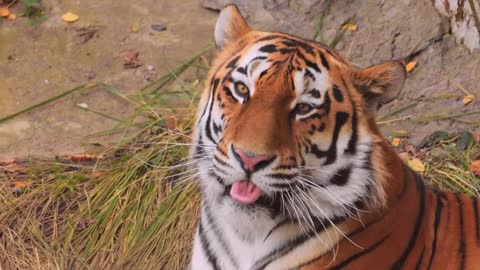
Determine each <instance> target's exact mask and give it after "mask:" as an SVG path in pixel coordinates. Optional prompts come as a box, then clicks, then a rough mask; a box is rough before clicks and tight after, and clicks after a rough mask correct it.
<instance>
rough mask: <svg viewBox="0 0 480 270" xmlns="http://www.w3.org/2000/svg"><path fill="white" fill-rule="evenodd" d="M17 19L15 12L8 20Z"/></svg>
mask: <svg viewBox="0 0 480 270" xmlns="http://www.w3.org/2000/svg"><path fill="white" fill-rule="evenodd" d="M15 19H17V14H15V13H10V14H9V15H8V17H7V20H9V21H14V20H15Z"/></svg>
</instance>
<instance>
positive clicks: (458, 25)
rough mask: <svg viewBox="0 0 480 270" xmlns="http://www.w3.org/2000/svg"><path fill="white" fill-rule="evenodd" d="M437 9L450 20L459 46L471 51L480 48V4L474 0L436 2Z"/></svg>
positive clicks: (438, 0)
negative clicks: (461, 45) (462, 45)
mask: <svg viewBox="0 0 480 270" xmlns="http://www.w3.org/2000/svg"><path fill="white" fill-rule="evenodd" d="M435 7H436V8H437V10H438V11H439V12H440V13H441V14H442V15H443V16H445V17H448V18H449V19H450V25H451V26H452V33H453V34H454V35H455V38H456V41H457V43H458V44H464V45H465V46H467V47H468V48H469V49H470V50H474V49H478V48H480V18H479V15H478V14H479V11H480V4H479V3H478V2H477V1H472V0H467V1H465V0H435Z"/></svg>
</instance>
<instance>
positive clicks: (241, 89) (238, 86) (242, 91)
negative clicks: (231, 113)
mask: <svg viewBox="0 0 480 270" xmlns="http://www.w3.org/2000/svg"><path fill="white" fill-rule="evenodd" d="M235 91H236V92H237V93H238V94H239V95H241V96H248V93H249V90H248V87H247V86H246V85H245V84H244V83H242V82H236V83H235Z"/></svg>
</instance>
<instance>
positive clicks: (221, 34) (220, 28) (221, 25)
mask: <svg viewBox="0 0 480 270" xmlns="http://www.w3.org/2000/svg"><path fill="white" fill-rule="evenodd" d="M231 18H232V14H231V12H230V11H229V10H228V9H227V8H225V9H223V10H222V11H221V12H220V15H219V16H218V18H217V22H216V23H215V34H214V35H215V45H216V46H217V48H223V47H224V41H225V35H226V31H225V30H226V27H227V26H228V25H229V24H230V21H231Z"/></svg>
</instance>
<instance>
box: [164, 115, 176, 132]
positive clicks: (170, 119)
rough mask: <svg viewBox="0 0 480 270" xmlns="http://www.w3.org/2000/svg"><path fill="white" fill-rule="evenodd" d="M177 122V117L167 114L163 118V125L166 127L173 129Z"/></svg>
mask: <svg viewBox="0 0 480 270" xmlns="http://www.w3.org/2000/svg"><path fill="white" fill-rule="evenodd" d="M177 124H178V120H177V118H175V117H174V116H168V117H167V119H166V120H165V127H166V128H168V129H174V128H175V127H176V126H177Z"/></svg>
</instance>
